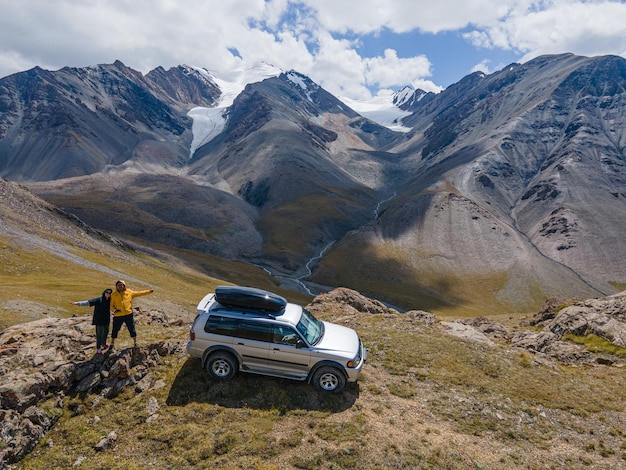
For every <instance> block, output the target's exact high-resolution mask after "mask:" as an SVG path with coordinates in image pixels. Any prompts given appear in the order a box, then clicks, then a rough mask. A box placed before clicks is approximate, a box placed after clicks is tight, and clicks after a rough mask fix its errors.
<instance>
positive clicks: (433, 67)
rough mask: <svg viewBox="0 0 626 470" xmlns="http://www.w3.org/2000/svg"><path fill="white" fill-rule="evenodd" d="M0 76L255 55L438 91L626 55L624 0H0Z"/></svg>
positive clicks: (382, 85)
mask: <svg viewBox="0 0 626 470" xmlns="http://www.w3.org/2000/svg"><path fill="white" fill-rule="evenodd" d="M0 12H1V15H0V77H5V76H7V75H10V74H13V73H16V72H21V71H25V70H29V69H31V68H33V67H35V66H39V67H41V68H44V69H47V70H58V69H60V68H62V67H65V66H70V67H87V66H91V65H97V64H110V63H113V62H114V61H115V60H120V61H122V62H123V63H124V64H125V65H126V66H128V67H131V68H133V69H135V70H138V71H140V72H142V73H147V72H149V71H150V70H152V69H154V68H156V67H158V66H162V67H164V68H165V69H168V68H170V67H176V66H178V65H189V66H193V67H200V68H204V69H207V70H208V71H210V72H211V73H213V74H214V75H216V76H221V77H225V79H226V80H228V77H229V74H236V73H237V71H238V70H239V71H241V70H242V69H246V68H250V67H253V66H258V65H259V63H267V64H271V65H272V66H274V67H276V68H278V69H280V70H283V71H289V70H292V69H293V70H296V71H298V72H300V73H302V74H305V75H308V76H309V77H310V78H311V79H312V80H313V81H315V82H316V83H318V84H319V85H320V86H322V87H324V88H325V89H326V90H328V91H329V92H330V93H333V94H334V95H336V96H338V97H346V98H348V99H351V100H357V101H359V100H361V101H368V100H372V99H374V100H375V99H377V98H380V97H382V96H388V95H389V94H390V93H392V92H393V91H396V90H399V89H401V88H402V87H403V86H406V85H409V86H412V87H413V88H421V89H423V90H426V91H434V92H438V91H441V90H442V89H444V88H446V87H448V86H449V85H451V84H453V83H456V82H458V81H459V80H461V79H462V78H463V77H464V76H466V75H468V74H470V73H472V72H475V71H481V72H485V73H492V72H495V71H498V70H500V69H502V68H503V67H505V66H506V65H508V64H510V63H512V62H520V63H523V62H526V61H528V60H530V59H532V58H534V57H537V56H539V55H543V54H560V53H568V52H571V53H574V54H578V55H584V56H596V55H605V54H614V55H620V56H622V57H626V0H621V1H616V0H601V1H600V0H599V1H595V0H538V1H534V0H437V1H432V0H429V1H424V0H301V1H291V0H54V1H51V0H19V1H16V0H0Z"/></svg>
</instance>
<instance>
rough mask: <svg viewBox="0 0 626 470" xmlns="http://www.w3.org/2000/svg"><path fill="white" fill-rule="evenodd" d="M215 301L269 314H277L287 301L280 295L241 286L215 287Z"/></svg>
mask: <svg viewBox="0 0 626 470" xmlns="http://www.w3.org/2000/svg"><path fill="white" fill-rule="evenodd" d="M215 300H217V301H218V302H219V303H220V304H222V305H226V306H230V307H244V308H254V309H259V310H267V311H270V312H278V311H279V310H282V309H284V308H285V306H286V305H287V300H286V299H285V298H284V297H281V296H280V295H277V294H273V293H272V292H268V291H265V290H262V289H255V288H254V287H241V286H217V287H216V288H215Z"/></svg>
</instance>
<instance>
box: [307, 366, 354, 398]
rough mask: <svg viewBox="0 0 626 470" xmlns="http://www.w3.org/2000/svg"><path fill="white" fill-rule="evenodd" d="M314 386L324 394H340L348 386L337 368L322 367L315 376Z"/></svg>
mask: <svg viewBox="0 0 626 470" xmlns="http://www.w3.org/2000/svg"><path fill="white" fill-rule="evenodd" d="M313 385H314V386H315V388H317V389H318V390H320V391H322V392H332V393H339V392H341V391H342V390H343V387H344V386H345V385H346V379H345V377H344V376H343V374H342V373H341V371H340V370H339V369H337V368H335V367H329V366H325V367H320V368H319V369H317V370H316V371H315V374H313Z"/></svg>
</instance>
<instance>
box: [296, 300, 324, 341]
mask: <svg viewBox="0 0 626 470" xmlns="http://www.w3.org/2000/svg"><path fill="white" fill-rule="evenodd" d="M296 328H298V331H299V332H300V333H302V336H304V338H305V339H306V341H307V343H309V344H316V343H317V342H318V341H319V340H320V339H322V336H324V324H323V323H322V322H321V321H319V320H318V319H317V318H315V317H314V316H313V314H312V313H311V312H309V311H308V310H307V309H306V308H303V309H302V316H301V317H300V321H299V322H298V324H297V325H296Z"/></svg>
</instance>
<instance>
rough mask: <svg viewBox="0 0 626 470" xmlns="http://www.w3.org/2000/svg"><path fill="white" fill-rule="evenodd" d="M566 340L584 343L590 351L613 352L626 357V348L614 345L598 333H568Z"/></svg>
mask: <svg viewBox="0 0 626 470" xmlns="http://www.w3.org/2000/svg"><path fill="white" fill-rule="evenodd" d="M563 339H564V340H566V341H571V342H573V343H576V344H581V345H583V346H584V347H585V348H586V349H587V350H588V351H591V352H595V353H602V354H611V355H614V356H618V357H626V349H624V348H620V347H619V346H616V345H614V344H613V343H611V342H610V341H608V340H606V339H604V338H600V337H599V336H597V335H594V334H589V335H586V336H577V335H573V334H566V335H564V336H563Z"/></svg>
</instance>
